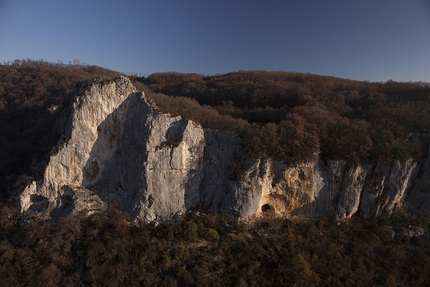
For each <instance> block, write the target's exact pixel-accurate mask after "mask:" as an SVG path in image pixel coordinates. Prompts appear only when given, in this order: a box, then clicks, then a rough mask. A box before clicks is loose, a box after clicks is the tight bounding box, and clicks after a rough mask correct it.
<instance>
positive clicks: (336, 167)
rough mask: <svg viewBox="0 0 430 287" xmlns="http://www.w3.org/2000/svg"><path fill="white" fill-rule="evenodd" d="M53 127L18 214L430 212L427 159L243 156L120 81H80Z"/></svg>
mask: <svg viewBox="0 0 430 287" xmlns="http://www.w3.org/2000/svg"><path fill="white" fill-rule="evenodd" d="M66 122H67V123H66ZM59 124H63V125H64V127H65V128H64V136H63V137H62V139H61V140H60V141H59V144H58V146H57V147H55V148H53V152H52V154H51V156H50V159H49V162H48V163H47V166H46V168H45V170H44V173H43V178H42V179H41V180H39V181H37V182H33V183H32V184H31V185H30V186H28V187H27V188H26V189H25V190H24V191H23V193H22V194H21V196H20V205H21V211H22V212H37V213H38V214H40V215H41V216H43V217H44V218H49V217H64V216H73V215H76V214H91V213H94V212H99V211H102V210H104V209H105V208H106V207H107V205H108V204H109V203H111V202H113V203H116V204H117V205H118V207H119V208H120V209H122V210H124V211H126V212H128V213H130V215H131V216H132V218H134V219H136V220H140V221H144V222H151V221H156V220H164V219H169V218H173V217H175V216H177V215H179V214H181V213H183V212H185V211H186V210H187V209H189V208H190V207H191V206H193V205H197V204H199V203H203V204H205V205H206V206H208V207H209V209H210V210H211V211H212V212H215V213H222V214H226V215H227V216H229V217H230V218H232V219H233V218H247V217H250V216H267V215H270V216H287V215H300V216H310V217H327V216H332V217H333V218H335V219H337V220H340V219H343V218H350V217H351V216H353V215H355V214H360V215H362V216H366V217H375V216H379V215H390V214H392V213H393V212H395V211H396V210H397V209H399V208H404V209H407V210H408V211H414V210H417V209H420V208H421V209H424V210H430V192H429V190H430V183H429V182H430V160H429V159H426V160H425V161H424V162H423V163H422V164H417V163H415V162H413V161H412V160H408V161H406V162H404V163H401V162H398V161H394V162H392V163H378V164H376V165H370V166H361V165H356V166H350V165H348V164H347V162H346V161H340V160H338V161H328V162H326V163H324V162H323V161H321V160H317V161H315V162H307V163H302V164H296V165H288V164H286V163H282V162H273V161H272V160H269V159H253V158H250V157H249V156H248V155H246V154H245V153H244V152H243V151H242V150H241V148H240V146H241V145H240V139H239V138H238V137H237V136H236V135H235V134H234V133H231V132H220V131H216V130H210V129H203V128H202V127H201V126H200V125H198V124H196V123H194V122H192V121H188V120H184V119H182V118H181V117H173V116H171V115H169V114H163V113H161V112H159V111H158V109H157V108H156V107H155V106H153V105H152V104H151V103H150V102H149V101H148V100H147V99H146V98H145V96H144V94H143V93H141V92H138V91H137V90H136V89H135V87H133V85H132V84H131V82H130V81H129V80H128V79H127V78H124V77H121V78H118V79H116V80H115V81H110V82H105V83H94V84H92V85H90V86H83V87H82V88H81V91H80V93H79V95H77V96H76V97H75V98H74V100H73V103H72V105H71V108H70V117H69V118H68V120H67V121H59ZM238 169H239V170H238Z"/></svg>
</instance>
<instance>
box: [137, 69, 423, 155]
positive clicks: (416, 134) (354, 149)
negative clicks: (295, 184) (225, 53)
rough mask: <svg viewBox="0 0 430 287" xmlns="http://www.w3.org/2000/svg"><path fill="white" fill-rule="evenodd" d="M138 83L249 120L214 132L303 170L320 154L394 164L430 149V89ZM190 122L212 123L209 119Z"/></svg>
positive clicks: (175, 80) (274, 79)
mask: <svg viewBox="0 0 430 287" xmlns="http://www.w3.org/2000/svg"><path fill="white" fill-rule="evenodd" d="M137 80H140V81H141V82H142V83H144V84H145V85H146V86H147V87H149V88H150V89H151V90H153V91H155V92H158V93H163V94H166V95H171V96H176V97H178V96H183V97H187V98H192V99H195V100H196V101H197V102H198V103H199V104H201V105H209V106H211V107H213V108H215V109H216V110H217V111H218V112H219V114H220V115H224V116H231V117H233V118H235V119H243V120H245V121H246V123H244V122H243V121H236V122H235V121H232V120H231V119H229V118H228V117H224V120H221V118H218V119H217V120H215V121H212V122H214V123H212V126H219V127H220V128H221V129H224V128H226V129H230V130H233V131H236V132H238V133H239V134H240V135H241V137H242V138H243V139H244V142H245V145H246V146H247V147H248V149H249V150H250V151H251V153H254V154H255V155H256V156H269V157H274V158H284V159H285V160H286V161H290V162H297V161H302V160H308V159H309V158H310V157H312V154H313V153H316V152H320V153H321V154H320V155H321V157H322V158H324V159H346V160H349V161H353V162H358V161H363V160H367V161H377V160H384V161H390V160H392V159H400V160H404V159H406V158H408V157H413V158H416V159H418V158H419V157H420V155H421V152H422V151H426V149H427V147H426V146H425V147H423V146H422V141H423V140H424V139H425V138H426V136H424V137H421V138H420V135H423V134H427V133H428V132H429V131H430V117H428V114H429V112H430V84H429V83H422V82H415V83H411V82H409V83H398V82H394V81H388V82H385V83H371V82H360V81H353V80H346V79H340V78H334V77H329V76H318V75H310V74H299V73H285V72H265V71H249V72H242V71H241V72H236V73H229V74H226V75H216V76H202V75H197V74H179V73H157V74H153V75H150V76H149V77H148V78H140V79H137ZM179 106H180V105H179ZM177 107H178V104H173V105H170V106H169V107H168V109H169V108H170V109H172V111H173V110H174V109H175V108H177ZM174 112H176V113H180V111H174ZM189 116H190V117H194V118H195V120H197V121H200V122H205V121H206V122H211V121H210V120H208V119H206V118H205V117H210V116H209V115H205V114H203V115H201V116H196V115H194V116H193V115H191V114H190V115H189ZM223 121H226V122H227V124H225V123H224V122H223ZM419 140H421V142H419ZM424 141H425V140H424Z"/></svg>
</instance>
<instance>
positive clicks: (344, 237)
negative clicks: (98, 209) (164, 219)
mask: <svg viewBox="0 0 430 287" xmlns="http://www.w3.org/2000/svg"><path fill="white" fill-rule="evenodd" d="M0 219H1V220H0V276H1V278H2V285H4V286H428V284H429V283H430V244H429V240H428V227H429V223H430V220H429V218H428V217H405V216H403V215H396V216H394V217H392V218H384V219H381V220H379V221H378V222H376V223H374V222H373V223H372V222H366V221H363V220H359V219H354V220H351V221H349V222H347V223H342V224H340V225H336V224H333V223H329V222H326V221H324V220H315V221H304V220H301V219H299V218H292V219H290V220H287V219H260V220H257V221H256V222H254V223H252V224H247V225H245V224H243V223H236V224H231V223H229V222H228V221H227V220H226V218H225V217H223V216H220V215H214V214H208V213H206V212H203V211H201V210H200V211H198V210H194V211H192V212H189V213H187V214H184V215H183V216H182V217H181V219H180V220H178V221H176V222H170V223H161V224H159V225H158V226H156V227H154V226H149V225H141V226H137V225H136V224H134V223H133V222H130V221H129V219H128V216H127V215H126V214H124V213H122V212H120V211H118V210H117V209H116V208H115V207H114V206H110V207H109V208H108V210H107V212H105V213H103V214H97V215H93V216H91V217H90V218H86V219H84V218H78V217H75V218H69V219H63V220H61V221H56V222H51V223H47V222H43V221H37V219H35V218H32V219H31V218H22V217H19V216H18V215H17V214H16V211H15V210H14V209H12V208H10V207H7V206H2V208H1V217H0ZM30 219H31V220H30ZM29 220H30V221H29ZM30 222H31V223H30ZM420 230H421V231H424V232H427V233H424V237H423V236H421V235H419V236H416V237H413V236H412V237H411V235H410V234H411V232H417V231H420ZM417 234H418V233H417ZM421 234H422V232H421ZM425 234H427V235H425ZM426 236H427V237H426Z"/></svg>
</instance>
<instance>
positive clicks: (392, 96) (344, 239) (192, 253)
mask: <svg viewBox="0 0 430 287" xmlns="http://www.w3.org/2000/svg"><path fill="white" fill-rule="evenodd" d="M118 75H120V73H118V72H115V71H111V70H108V69H104V68H101V67H97V66H89V65H80V64H76V65H72V64H68V65H64V64H61V63H56V64H52V63H47V62H45V61H33V60H18V61H15V62H13V63H6V64H3V65H0V179H1V181H0V191H1V202H0V274H1V278H2V283H3V284H4V285H7V286H104V285H109V286H275V285H279V286H290V285H291V286H428V285H429V284H430V274H429V270H430V259H429V258H430V246H429V240H428V239H429V233H428V230H429V227H430V221H429V217H428V214H426V213H425V212H424V211H423V212H420V213H419V214H416V215H406V214H404V213H402V212H398V213H396V214H394V215H393V216H391V217H390V218H388V217H380V218H378V219H377V220H372V221H367V220H365V219H363V218H352V219H350V220H349V221H346V222H342V223H339V224H335V223H332V222H329V221H328V220H326V219H322V220H313V221H311V220H309V221H307V220H304V219H300V218H297V217H290V218H289V219H285V218H284V219H279V218H272V217H273V216H272V214H271V213H270V212H269V213H265V214H264V215H262V218H260V219H259V220H255V221H254V222H252V223H251V224H243V223H241V222H230V221H228V220H227V218H226V217H224V216H222V215H217V214H209V213H207V212H206V210H205V208H204V207H201V206H198V207H196V208H194V209H193V210H192V211H190V212H187V213H186V214H183V215H182V216H181V217H180V218H179V219H178V220H177V221H176V222H164V223H160V224H158V225H140V224H138V223H136V222H132V221H131V220H130V218H129V216H128V215H127V214H125V213H123V212H121V211H119V210H118V209H117V208H116V207H115V206H113V205H110V207H109V208H108V209H107V211H105V212H102V213H99V214H95V215H93V216H90V217H80V216H77V217H73V218H65V219H57V220H52V221H43V220H40V218H39V217H38V216H37V215H32V214H25V215H21V214H19V212H18V210H17V209H16V208H15V207H14V206H13V205H12V204H11V203H12V201H11V199H12V198H13V197H12V196H11V195H12V194H16V193H19V192H21V191H22V189H23V187H24V186H25V185H27V184H28V183H29V182H30V181H32V180H34V179H37V178H38V177H40V176H41V172H43V168H44V162H43V159H46V158H47V156H48V155H49V153H50V148H51V147H52V146H55V145H56V143H57V141H58V139H59V137H60V134H61V126H56V123H57V120H58V119H59V118H61V115H62V114H63V112H66V107H67V106H68V105H69V103H70V100H71V98H72V96H73V95H74V92H75V89H76V87H78V86H80V84H81V82H82V81H92V80H93V79H105V78H111V77H116V76H118ZM131 79H132V80H133V81H134V84H135V85H136V87H137V88H138V89H141V90H144V91H145V93H146V94H147V96H148V97H149V98H151V99H152V100H154V101H155V102H156V103H157V105H158V106H159V107H160V109H161V110H162V111H166V112H170V113H172V114H177V115H181V116H183V117H184V118H187V119H193V120H195V121H197V122H199V123H200V124H201V125H202V126H204V127H209V128H216V129H220V130H230V131H234V132H236V133H237V134H238V135H239V136H240V137H241V138H242V140H243V146H244V148H245V150H246V151H248V152H249V153H251V154H252V155H254V156H256V157H258V156H267V157H273V158H275V159H282V160H284V161H286V162H287V163H292V162H301V161H304V160H311V159H314V158H315V157H316V156H317V155H318V154H319V155H320V157H322V158H323V159H346V160H348V161H349V162H350V163H357V162H363V161H378V160H379V161H390V160H392V159H400V160H404V159H406V158H408V157H413V158H415V159H416V160H420V158H421V156H423V155H425V153H426V151H427V149H428V133H429V131H430V117H429V116H428V115H429V112H430V85H429V84H427V83H397V82H386V83H369V82H357V81H352V80H345V79H338V78H333V77H326V76H317V75H307V74H297V73H282V72H262V71H254V72H237V73H230V74H226V75H215V76H202V75H197V74H178V73H162V74H153V75H151V76H149V77H146V78H142V77H137V76H132V77H131ZM40 163H41V164H40ZM237 168H238V169H240V168H241V167H240V165H239V166H237Z"/></svg>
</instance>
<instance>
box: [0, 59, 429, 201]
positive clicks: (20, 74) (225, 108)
mask: <svg viewBox="0 0 430 287" xmlns="http://www.w3.org/2000/svg"><path fill="white" fill-rule="evenodd" d="M119 74H120V73H118V72H115V71H111V70H108V69H104V68H101V67H97V66H90V65H80V64H75V65H73V64H68V65H65V64H59V63H56V64H53V63H48V62H45V61H42V60H39V61H34V60H17V61H14V62H13V63H7V64H3V65H0V111H1V113H0V123H1V134H2V135H3V136H2V137H1V139H0V147H1V149H0V152H1V157H0V161H1V162H0V174H1V176H2V178H4V180H3V181H2V182H1V187H0V190H1V196H2V197H3V198H7V197H8V195H9V194H11V193H13V192H18V191H19V190H20V189H22V187H23V186H24V185H26V184H28V182H29V181H30V180H31V179H32V177H35V176H37V171H38V167H37V166H36V164H37V163H39V162H40V161H41V160H42V159H43V158H44V156H46V154H47V152H48V151H49V149H50V148H51V147H52V146H53V145H55V144H56V141H57V140H58V137H59V134H58V132H59V131H58V130H55V129H54V127H55V122H56V120H57V118H58V116H59V114H60V112H61V111H62V110H63V109H64V107H66V106H67V105H68V104H69V102H70V100H71V96H72V94H73V91H74V89H75V87H76V86H77V85H79V83H80V82H82V81H91V80H92V79H94V78H107V77H115V76H118V75H119ZM131 78H132V80H133V82H134V84H135V85H136V86H137V87H138V89H141V90H144V91H145V93H146V94H147V96H148V97H151V98H152V99H154V100H155V101H156V102H157V105H158V106H159V107H160V108H161V109H162V110H163V111H166V112H170V113H172V114H177V115H181V116H183V117H184V118H187V119H192V120H195V121H197V122H199V123H200V124H202V126H204V127H209V128H216V129H219V130H230V131H234V132H236V133H237V134H238V135H239V136H240V137H241V138H242V140H243V144H244V149H245V150H246V151H248V152H249V153H250V154H251V155H253V156H255V157H261V156H263V157H273V158H276V159H283V160H285V161H286V162H287V163H294V162H302V161H306V160H312V159H314V158H315V157H316V155H317V154H319V155H320V157H321V158H322V159H325V160H327V159H346V160H348V161H350V162H352V163H354V162H363V161H372V162H375V161H378V160H379V161H380V160H383V161H391V160H392V159H400V160H405V159H406V158H408V157H412V158H414V159H416V160H419V159H420V157H421V156H423V155H425V153H426V152H427V150H428V147H427V145H428V136H427V135H428V133H429V131H430V117H429V116H428V115H429V114H430V84H429V83H422V82H416V83H399V82H394V81H388V82H385V83H371V82H360V81H353V80H346V79H340V78H334V77H329V76H319V75H311V74H300V73H286V72H265V71H248V72H244V71H240V72H235V73H229V74H225V75H214V76H203V75H198V74H180V73H156V74H152V75H150V76H149V77H145V78H142V77H137V76H132V77H131ZM172 96H173V97H172ZM31 163H32V165H31Z"/></svg>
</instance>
